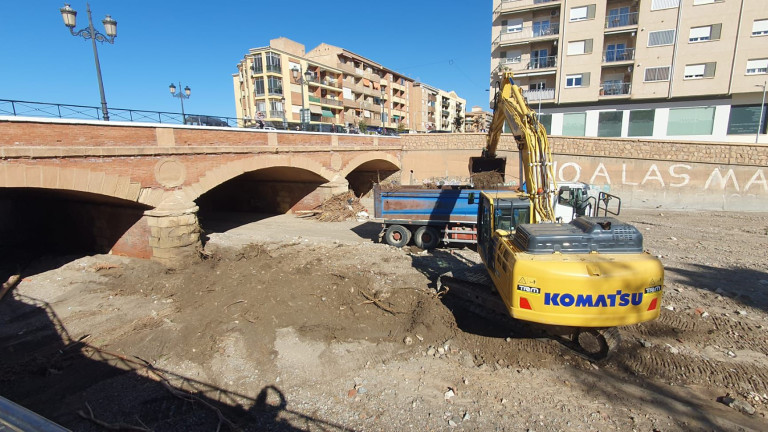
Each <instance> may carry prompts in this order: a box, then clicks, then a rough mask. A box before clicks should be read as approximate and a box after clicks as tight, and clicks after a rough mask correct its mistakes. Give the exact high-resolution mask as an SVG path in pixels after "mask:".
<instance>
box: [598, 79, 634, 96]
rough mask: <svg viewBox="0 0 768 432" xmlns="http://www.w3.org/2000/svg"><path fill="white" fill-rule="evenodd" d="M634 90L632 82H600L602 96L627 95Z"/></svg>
mask: <svg viewBox="0 0 768 432" xmlns="http://www.w3.org/2000/svg"><path fill="white" fill-rule="evenodd" d="M631 91H632V83H628V82H618V81H613V82H611V81H607V82H604V83H601V84H600V96H627V95H629V94H630V92H631Z"/></svg>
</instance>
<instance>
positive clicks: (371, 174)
mask: <svg viewBox="0 0 768 432" xmlns="http://www.w3.org/2000/svg"><path fill="white" fill-rule="evenodd" d="M400 165H401V164H400V160H399V159H398V158H396V157H395V156H393V155H392V154H389V153H386V152H382V151H377V152H368V153H365V154H362V155H360V156H357V157H355V158H354V159H352V160H350V161H349V162H348V163H347V164H346V166H345V167H344V168H343V169H342V171H341V174H340V176H343V177H344V178H346V179H347V181H348V182H349V188H350V189H351V190H352V191H354V193H355V195H357V196H363V195H366V194H368V193H369V192H370V191H371V189H372V188H373V183H376V182H381V181H385V180H389V179H392V178H393V177H395V176H396V174H397V173H398V172H400Z"/></svg>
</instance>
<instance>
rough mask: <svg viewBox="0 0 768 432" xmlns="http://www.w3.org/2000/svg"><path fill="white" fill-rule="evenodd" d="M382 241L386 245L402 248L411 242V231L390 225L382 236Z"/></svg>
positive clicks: (400, 226)
mask: <svg viewBox="0 0 768 432" xmlns="http://www.w3.org/2000/svg"><path fill="white" fill-rule="evenodd" d="M384 239H385V240H386V241H387V244H388V245H391V246H394V247H403V246H405V245H407V244H408V242H409V241H411V231H410V230H409V229H408V228H406V227H404V226H402V225H390V226H389V228H387V232H386V234H384Z"/></svg>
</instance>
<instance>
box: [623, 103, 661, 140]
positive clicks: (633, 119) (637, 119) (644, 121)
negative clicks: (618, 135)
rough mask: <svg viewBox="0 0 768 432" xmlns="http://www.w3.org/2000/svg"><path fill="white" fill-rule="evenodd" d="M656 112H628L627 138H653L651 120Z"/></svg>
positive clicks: (650, 110)
mask: <svg viewBox="0 0 768 432" xmlns="http://www.w3.org/2000/svg"><path fill="white" fill-rule="evenodd" d="M655 115H656V110H652V109H649V110H633V111H630V112H629V131H628V132H627V135H628V136H631V137H632V136H653V120H654V117H655Z"/></svg>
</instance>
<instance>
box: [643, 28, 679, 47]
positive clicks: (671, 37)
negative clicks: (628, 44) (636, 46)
mask: <svg viewBox="0 0 768 432" xmlns="http://www.w3.org/2000/svg"><path fill="white" fill-rule="evenodd" d="M673 43H675V30H674V29H673V30H660V31H654V32H648V46H649V47H654V46H662V45H672V44H673Z"/></svg>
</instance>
